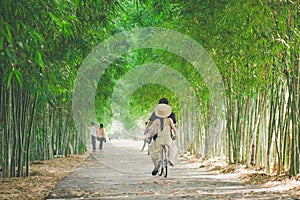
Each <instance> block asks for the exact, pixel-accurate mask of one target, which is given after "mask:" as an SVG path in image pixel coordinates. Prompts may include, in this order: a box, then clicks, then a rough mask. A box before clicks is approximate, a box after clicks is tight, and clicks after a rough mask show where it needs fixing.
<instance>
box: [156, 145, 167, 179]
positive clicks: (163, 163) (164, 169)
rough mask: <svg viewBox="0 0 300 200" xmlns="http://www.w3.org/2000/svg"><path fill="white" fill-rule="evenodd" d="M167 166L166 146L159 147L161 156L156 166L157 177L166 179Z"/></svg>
mask: <svg viewBox="0 0 300 200" xmlns="http://www.w3.org/2000/svg"><path fill="white" fill-rule="evenodd" d="M168 164H169V158H168V146H167V145H166V144H163V145H161V155H160V160H159V161H158V166H159V169H158V171H159V170H160V173H159V174H158V175H159V176H162V175H164V177H165V178H166V177H167V176H168Z"/></svg>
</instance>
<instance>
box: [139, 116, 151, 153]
mask: <svg viewBox="0 0 300 200" xmlns="http://www.w3.org/2000/svg"><path fill="white" fill-rule="evenodd" d="M147 124H148V122H146V123H145V125H146V129H145V131H144V144H143V148H142V149H141V151H144V149H145V146H146V144H148V154H149V136H150V135H149V133H148V132H147Z"/></svg>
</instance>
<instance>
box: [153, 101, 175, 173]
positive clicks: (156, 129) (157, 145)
mask: <svg viewBox="0 0 300 200" xmlns="http://www.w3.org/2000/svg"><path fill="white" fill-rule="evenodd" d="M154 112H155V115H156V116H157V117H158V118H157V119H155V120H154V121H153V123H152V125H151V127H149V130H150V137H152V138H153V141H152V143H151V144H150V147H149V154H150V157H151V159H152V162H153V165H154V169H153V171H152V175H153V176H155V175H156V174H157V173H158V169H159V165H158V159H159V155H160V151H161V145H167V146H168V157H169V161H170V164H171V165H173V163H174V161H175V159H176V158H177V151H178V148H177V146H176V144H175V143H174V141H173V140H172V138H171V132H173V134H174V138H175V136H176V133H177V129H176V127H175V125H174V123H173V120H172V119H171V118H168V116H169V115H170V114H171V113H172V107H171V106H169V105H167V104H158V105H157V106H156V107H155V111H154Z"/></svg>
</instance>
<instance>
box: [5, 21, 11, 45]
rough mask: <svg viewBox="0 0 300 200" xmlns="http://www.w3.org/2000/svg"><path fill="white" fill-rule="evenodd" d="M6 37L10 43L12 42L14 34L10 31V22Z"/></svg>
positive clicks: (7, 26)
mask: <svg viewBox="0 0 300 200" xmlns="http://www.w3.org/2000/svg"><path fill="white" fill-rule="evenodd" d="M5 28H6V33H7V34H6V39H7V41H8V43H12V35H11V31H10V27H9V25H8V24H6V27H5Z"/></svg>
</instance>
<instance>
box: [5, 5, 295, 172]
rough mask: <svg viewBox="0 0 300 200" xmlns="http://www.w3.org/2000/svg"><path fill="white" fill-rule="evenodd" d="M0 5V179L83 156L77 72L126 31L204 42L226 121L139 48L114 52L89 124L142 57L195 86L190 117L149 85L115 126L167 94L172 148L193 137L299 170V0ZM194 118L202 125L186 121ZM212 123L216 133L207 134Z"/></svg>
mask: <svg viewBox="0 0 300 200" xmlns="http://www.w3.org/2000/svg"><path fill="white" fill-rule="evenodd" d="M0 6H1V20H0V32H1V35H0V59H1V62H0V94H1V96H0V162H1V165H0V166H1V167H0V170H1V171H2V177H15V176H18V177H19V176H24V175H27V176H28V175H29V166H30V161H32V160H39V159H42V160H44V159H52V158H53V157H54V156H55V155H63V156H67V155H69V154H73V153H74V154H79V153H83V152H85V150H86V146H85V145H84V142H83V141H82V137H81V136H82V134H83V133H82V132H83V131H84V130H76V128H75V125H74V121H73V116H72V108H71V105H72V92H73V86H74V80H75V77H76V73H77V70H78V68H79V67H80V64H81V63H82V61H83V59H84V58H85V57H86V56H87V55H88V54H89V52H90V51H91V50H92V49H93V48H94V47H95V46H96V45H97V44H99V43H100V42H101V41H103V40H104V39H106V38H108V37H110V36H112V35H113V34H114V33H118V32H121V31H123V30H130V29H132V28H136V27H163V28H167V29H172V30H176V31H178V32H181V33H183V34H186V35H187V36H189V37H191V38H193V39H194V40H196V41H197V42H198V43H199V44H200V45H202V46H203V47H204V48H205V49H206V50H207V52H208V53H209V55H210V56H211V57H212V59H213V60H214V61H215V63H216V66H217V67H218V69H219V71H220V73H221V75H222V79H223V81H224V87H225V91H226V102H225V105H226V106H225V108H224V111H225V113H224V115H225V116H224V118H225V120H224V123H222V124H214V123H212V119H211V118H210V111H211V110H212V108H211V107H210V104H209V101H210V100H211V99H210V97H209V92H208V90H207V88H206V86H205V84H204V82H203V79H202V78H201V75H199V74H198V73H197V72H196V71H195V70H194V69H193V68H192V67H191V65H190V64H189V63H187V62H186V61H185V60H184V59H182V58H179V57H178V56H176V55H173V54H171V53H169V52H165V51H161V50H149V49H140V50H137V51H135V52H132V53H130V54H126V55H123V56H122V58H120V59H118V60H117V61H116V62H114V63H112V64H111V66H110V67H109V68H108V69H107V70H106V71H105V73H104V75H103V76H102V78H101V80H100V81H99V83H98V84H99V88H97V95H96V104H97V105H96V107H97V110H98V112H97V114H98V116H97V117H98V118H99V121H101V122H103V123H104V124H107V125H109V124H110V123H112V121H111V116H112V113H111V110H110V102H111V100H110V98H111V94H112V91H113V88H114V86H115V84H116V82H117V80H118V79H120V78H121V77H122V76H123V75H124V74H125V73H126V72H127V71H129V70H130V69H132V68H134V67H135V66H138V65H142V64H144V63H147V62H157V63H163V64H166V65H170V66H171V65H172V68H173V69H175V70H177V71H179V72H180V73H181V74H182V75H183V76H185V77H186V79H187V80H188V81H189V82H190V84H191V86H192V87H193V88H194V90H195V91H196V94H197V97H198V99H199V104H197V105H196V106H198V107H199V109H200V115H199V118H193V115H192V114H191V113H192V110H190V111H189V112H186V113H181V108H180V106H179V104H178V98H177V97H176V96H175V95H174V94H172V91H169V90H168V89H166V88H163V87H162V86H156V85H151V84H149V85H143V87H141V88H140V89H138V90H137V91H136V92H135V93H134V95H133V96H132V99H131V112H132V114H133V116H134V117H133V118H132V119H131V120H129V121H127V122H124V123H127V125H128V126H129V127H134V125H135V124H136V123H137V121H138V120H140V119H142V120H145V119H147V117H148V114H149V112H151V109H152V105H154V104H155V103H157V99H158V98H159V97H161V96H167V97H168V98H169V100H170V102H171V105H172V106H173V109H174V111H175V112H176V113H178V116H182V118H179V119H178V126H179V128H180V127H186V126H185V125H187V126H189V127H188V128H186V130H182V131H184V136H183V137H182V138H180V144H181V143H184V140H188V138H190V137H191V135H195V136H196V137H195V139H194V142H193V143H192V144H191V145H190V147H189V148H188V151H190V152H192V153H194V154H201V156H205V157H214V156H226V159H227V161H228V162H229V163H241V164H245V165H246V166H247V167H249V166H250V165H254V166H257V167H264V168H265V170H266V172H268V173H270V172H276V173H278V174H280V173H288V174H289V175H290V176H294V175H296V174H298V173H299V150H300V149H299V148H300V138H299V133H300V129H299V127H300V124H299V119H300V116H299V106H300V98H299V91H300V90H299V89H300V88H299V87H300V78H299V77H300V23H299V19H300V3H299V1H276V0H274V1H266V0H258V1H250V2H249V1H246V0H245V1H244V0H243V1H240V0H220V1H197V0H187V1H179V0H178V1H177V0H174V1H157V0H153V1H142V0H139V1H129V0H128V1H117V0H116V1H110V0H96V1H92V0H87V1H78V0H71V1H55V0H49V1H40V0H39V1H31V0H30V1H10V0H3V1H1V2H0ZM187 110H189V109H187ZM193 120H199V121H200V126H199V127H191V125H190V124H193ZM187 121H188V122H187ZM190 122H191V123H190ZM197 124H198V123H197ZM211 128H213V129H215V132H218V131H219V133H218V136H220V137H219V140H211V139H210V138H214V136H211V135H209V131H208V130H210V129H211ZM181 149H183V150H184V148H182V147H181Z"/></svg>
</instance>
